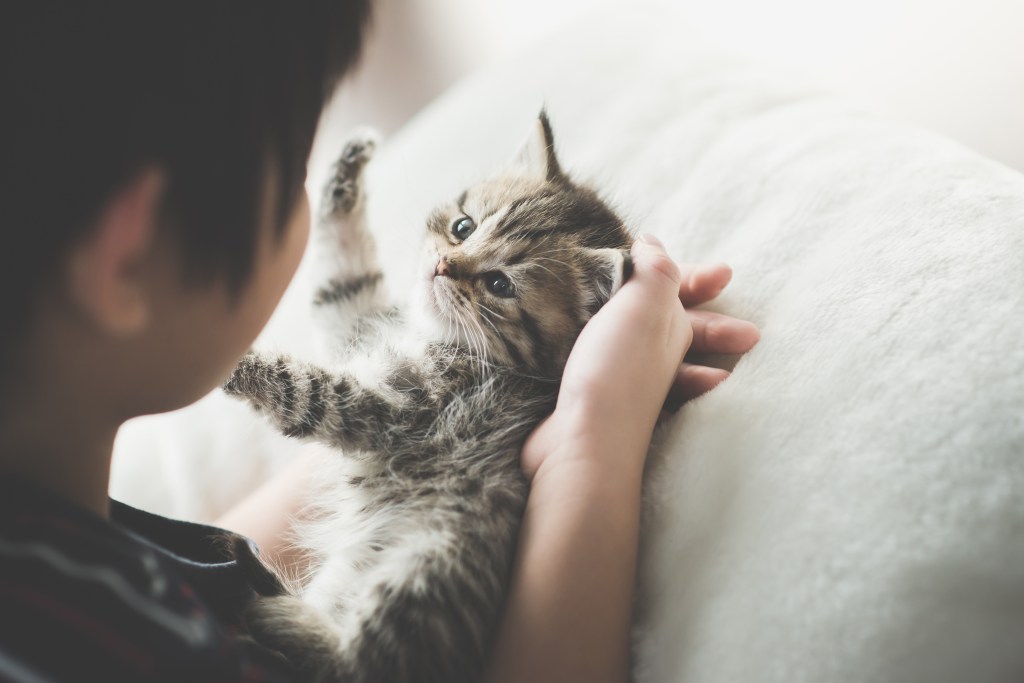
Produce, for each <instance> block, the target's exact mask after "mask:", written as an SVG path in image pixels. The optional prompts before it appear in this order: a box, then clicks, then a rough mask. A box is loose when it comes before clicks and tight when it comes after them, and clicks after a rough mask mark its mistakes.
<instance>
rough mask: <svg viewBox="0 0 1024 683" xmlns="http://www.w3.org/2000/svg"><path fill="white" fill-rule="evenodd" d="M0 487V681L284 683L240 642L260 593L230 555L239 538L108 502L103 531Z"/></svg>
mask: <svg viewBox="0 0 1024 683" xmlns="http://www.w3.org/2000/svg"><path fill="white" fill-rule="evenodd" d="M0 477H3V478H2V479H0V681H5V682H6V681H12V682H13V681H17V682H18V683H57V682H60V683H65V682H67V681H89V682H90V683H91V682H92V681H104V682H112V683H116V682H119V681H154V682H157V683H161V682H164V681H167V682H170V681H175V682H178V681H189V682H193V681H194V682H197V683H202V682H205V681H211V682H212V681H217V682H218V683H232V682H236V681H237V682H240V683H241V682H245V683H279V682H284V681H289V680H293V678H292V676H290V674H289V671H288V669H287V667H286V665H285V663H284V662H283V661H282V660H281V659H279V658H277V657H275V656H274V655H272V654H271V653H269V652H267V651H265V650H262V649H260V648H258V647H257V646H255V645H254V644H252V643H251V641H247V640H246V639H245V638H244V637H243V635H242V632H241V627H240V624H239V614H240V612H241V610H242V609H243V608H244V606H245V605H246V604H247V603H248V602H249V601H250V600H252V599H253V598H254V597H255V596H256V595H257V594H258V593H259V592H260V590H262V589H263V586H261V584H260V582H259V581H256V580H250V578H249V577H247V576H246V572H245V571H243V569H242V566H241V565H239V564H238V563H236V562H235V560H234V559H233V557H232V556H231V554H230V553H229V552H227V547H228V546H229V545H230V540H231V539H232V538H238V537H237V536H234V535H233V534H230V533H229V532H226V531H223V530H220V529H216V528H213V527H208V526H203V525H199V524H191V523H187V522H179V521H174V520H170V519H167V518H164V517H159V516H157V515H152V514H149V513H146V512H143V511H141V510H136V509H134V508H131V507H129V506H127V505H123V504H121V503H118V502H116V501H111V507H110V519H109V520H105V519H102V518H100V517H97V516H95V515H92V514H91V513H89V512H87V511H85V510H82V509H80V508H77V507H75V506H73V505H70V504H68V503H67V502H64V501H62V500H60V499H57V498H55V497H53V496H52V495H50V494H48V493H44V492H42V491H40V490H38V489H35V488H32V487H30V486H28V485H26V484H24V483H22V482H17V481H14V480H11V479H10V478H7V477H5V476H4V475H2V474H0ZM250 544H251V542H250ZM253 549H254V550H255V548H254V546H253ZM257 587H259V590H258V589H257Z"/></svg>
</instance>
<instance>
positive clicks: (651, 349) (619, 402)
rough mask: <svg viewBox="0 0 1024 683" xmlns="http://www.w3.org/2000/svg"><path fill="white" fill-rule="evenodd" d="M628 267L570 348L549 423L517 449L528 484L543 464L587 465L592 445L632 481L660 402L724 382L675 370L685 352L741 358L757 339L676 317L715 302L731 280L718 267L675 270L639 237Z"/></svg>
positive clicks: (718, 318)
mask: <svg viewBox="0 0 1024 683" xmlns="http://www.w3.org/2000/svg"><path fill="white" fill-rule="evenodd" d="M633 259H634V265H635V270H634V273H633V275H632V277H631V278H630V279H629V281H628V282H626V283H625V284H624V285H623V286H622V289H621V290H619V292H617V293H616V294H615V295H614V296H613V297H612V298H611V300H610V301H609V302H608V303H607V304H605V306H604V307H603V308H602V309H601V310H600V311H598V312H597V314H596V315H595V316H594V317H593V318H592V319H591V321H590V322H589V323H587V325H586V327H584V329H583V332H582V333H581V334H580V336H579V339H578V340H577V341H576V344H575V346H574V347H573V350H572V353H571V354H570V356H569V360H568V362H567V363H566V367H565V373H564V375H563V378H562V386H561V390H560V392H559V396H558V404H557V407H556V408H555V411H554V413H553V414H552V415H551V416H550V417H549V418H548V419H547V420H545V421H544V422H543V423H542V424H541V425H540V426H539V427H538V428H537V429H536V430H534V432H533V434H531V435H530V437H529V439H527V441H526V444H525V445H524V447H523V451H522V461H521V462H522V467H523V471H524V472H525V473H526V475H527V476H528V477H530V478H531V479H532V478H533V476H534V475H535V474H537V472H538V470H539V469H540V468H541V466H542V465H545V463H548V461H549V460H550V461H551V462H550V463H548V464H547V465H545V467H546V468H548V469H550V468H551V467H553V466H554V465H555V464H556V463H559V464H561V463H562V462H563V461H565V460H577V459H578V458H580V457H588V456H587V455H586V454H587V453H593V452H594V451H593V449H591V448H588V445H593V444H594V443H600V444H601V445H602V448H600V449H598V450H599V451H600V452H602V453H608V452H614V453H619V454H620V455H621V459H619V460H618V462H616V463H609V464H611V465H613V466H614V467H626V468H627V469H628V470H630V471H631V472H633V473H635V474H637V475H639V472H640V471H642V468H643V459H644V456H645V455H646V451H647V446H648V444H649V442H650V438H651V434H652V432H653V430H654V425H655V422H656V421H657V419H658V416H659V414H660V413H661V411H662V409H663V407H664V405H665V400H666V397H668V396H671V399H672V402H673V403H675V404H679V403H682V402H684V401H686V400H689V399H691V398H694V397H695V396H699V395H700V394H702V393H704V392H706V391H708V390H709V389H711V388H712V387H714V386H715V385H716V384H718V383H719V382H721V381H722V380H723V379H725V378H726V377H727V376H728V374H729V373H728V372H726V371H725V370H720V369H717V368H709V367H704V366H700V365H691V364H688V363H683V362H682V360H683V357H684V354H685V353H686V352H687V350H693V351H695V352H700V353H742V352H745V351H747V350H749V349H750V348H751V347H753V346H754V344H756V343H757V341H758V339H759V333H758V330H757V328H756V327H755V326H754V325H753V324H751V323H749V322H746V321H741V320H737V319H735V318H730V317H728V316H724V315H720V314H716V313H711V312H707V311H692V312H689V313H688V312H687V311H685V310H684V308H683V306H684V305H686V306H692V305H697V304H701V303H704V302H706V301H708V300H710V299H713V298H714V297H715V296H717V295H718V294H719V293H720V292H721V291H722V289H724V288H725V286H726V285H727V284H728V282H729V280H730V278H731V277H732V271H731V270H730V269H729V268H728V266H724V265H717V266H708V267H698V266H693V265H687V266H683V267H682V268H680V267H677V266H676V264H675V263H674V262H673V261H672V260H671V259H670V258H669V257H668V256H667V255H666V253H665V251H664V249H663V247H662V246H661V244H660V243H659V242H658V241H657V240H656V239H654V238H652V237H649V236H645V237H644V238H642V239H641V240H640V241H638V242H636V243H635V244H634V246H633ZM691 345H692V346H691ZM608 446H612V448H608ZM594 464H597V465H599V466H600V465H602V463H594Z"/></svg>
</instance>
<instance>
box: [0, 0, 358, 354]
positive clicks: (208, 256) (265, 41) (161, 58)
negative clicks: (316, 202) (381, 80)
mask: <svg viewBox="0 0 1024 683" xmlns="http://www.w3.org/2000/svg"><path fill="white" fill-rule="evenodd" d="M368 6H369V0H266V1H262V0H261V1H259V2H253V1H251V0H249V1H246V0H231V1H229V0H207V1H205V2H196V3H189V2H140V1H139V0H113V1H106V0H105V1H104V2H81V1H80V0H71V1H67V2H56V1H53V0H15V1H14V2H10V3H3V9H0V100H2V104H0V168H2V171H0V174H2V175H0V226H2V230H3V237H2V242H0V311H2V315H3V317H4V323H3V328H4V330H5V331H4V332H2V333H0V360H2V358H3V354H4V352H5V351H6V349H5V347H7V346H8V343H9V342H10V341H11V335H12V334H16V333H17V330H18V328H20V327H21V325H22V324H23V323H24V321H25V320H26V319H27V317H28V316H29V315H30V313H31V305H32V298H33V293H34V292H35V291H36V290H37V289H38V287H39V285H40V283H41V282H43V281H44V280H45V279H46V278H47V277H48V275H49V274H51V273H52V272H53V268H54V266H55V265H56V264H57V263H58V262H59V260H60V258H61V257H62V255H63V254H64V253H66V251H67V249H68V248H69V247H71V246H72V245H73V244H74V243H75V241H76V240H78V239H81V237H82V236H83V235H84V234H85V233H86V232H87V231H88V229H89V228H90V226H91V224H92V222H93V220H94V218H95V217H96V214H97V212H98V211H99V210H100V209H101V208H102V206H103V204H104V202H105V201H107V200H108V199H109V198H110V197H111V195H112V193H113V192H115V191H116V190H117V188H118V187H120V186H121V185H122V184H124V183H125V182H127V181H128V180H129V179H130V178H131V177H132V176H133V174H135V173H136V172H138V171H139V170H140V169H142V168H143V167H145V166H147V165H150V164H152V165H157V166H160V167H161V168H163V169H164V170H165V172H166V177H167V186H166V193H165V197H164V203H163V207H162V216H161V219H162V220H161V227H162V228H166V229H168V230H171V231H172V234H174V236H175V238H176V239H177V241H178V243H179V244H180V246H181V248H182V251H183V254H184V255H185V260H186V266H187V268H188V272H189V275H190V276H191V277H192V278H193V279H198V280H206V279H209V278H212V277H215V276H224V277H226V279H227V281H228V282H229V284H231V285H232V286H235V287H237V286H238V285H240V284H241V283H243V282H244V281H245V278H246V277H247V275H248V273H249V269H250V267H251V264H252V260H253V256H254V254H253V251H254V246H255V238H256V234H257V233H256V225H257V224H258V217H259V211H260V208H261V206H262V195H263V194H264V191H265V189H266V182H267V180H268V177H269V178H271V179H273V180H274V181H275V184H276V185H277V188H276V190H277V191H276V197H277V207H278V211H277V216H276V217H275V218H276V220H277V222H278V224H279V225H282V226H283V224H284V222H285V221H284V218H285V217H286V216H287V215H288V213H289V212H290V210H291V209H292V207H293V206H294V202H295V200H296V199H297V197H298V196H299V194H298V193H299V192H301V190H302V184H303V181H304V179H305V165H306V160H307V156H308V154H309V148H310V145H311V143H312V139H313V133H314V131H315V128H316V124H317V121H318V119H319V116H320V112H321V109H322V108H323V105H324V103H325V101H326V99H327V98H328V97H329V95H330V94H331V92H332V91H333V89H334V86H335V85H336V83H337V82H338V80H339V79H340V77H341V75H342V74H343V73H344V72H345V71H346V70H347V69H348V68H349V67H350V66H351V65H352V64H353V63H354V61H355V59H356V57H357V55H358V53H359V49H360V42H361V36H362V32H363V27H364V24H365V23H366V19H367V16H368V13H369V7H368ZM269 169H272V170H273V174H272V175H270V176H268V170H269ZM12 328H13V330H12Z"/></svg>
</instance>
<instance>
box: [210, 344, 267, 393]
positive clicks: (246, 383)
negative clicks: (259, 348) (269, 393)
mask: <svg viewBox="0 0 1024 683" xmlns="http://www.w3.org/2000/svg"><path fill="white" fill-rule="evenodd" d="M268 370H269V366H268V365H267V362H266V361H265V360H263V359H262V358H260V357H259V356H258V355H256V353H255V352H253V351H249V352H248V353H246V354H245V355H244V356H242V359H241V360H239V361H238V365H236V366H235V369H234V370H233V371H232V372H231V376H230V377H228V379H227V381H226V382H224V384H223V385H221V389H223V390H224V393H226V394H228V395H229V396H245V397H248V398H258V396H259V395H260V394H261V393H263V392H264V391H265V387H266V386H267V384H268Z"/></svg>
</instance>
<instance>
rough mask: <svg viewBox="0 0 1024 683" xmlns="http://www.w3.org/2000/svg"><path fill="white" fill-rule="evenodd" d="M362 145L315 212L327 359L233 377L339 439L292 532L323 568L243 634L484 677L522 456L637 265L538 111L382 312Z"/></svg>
mask: <svg viewBox="0 0 1024 683" xmlns="http://www.w3.org/2000/svg"><path fill="white" fill-rule="evenodd" d="M373 150H374V143H373V141H372V139H371V138H367V137H361V138H357V139H354V140H352V141H350V142H349V143H348V145H347V146H346V147H345V149H344V151H343V153H342V155H341V158H340V159H339V161H338V162H337V165H336V167H335V172H334V174H333V177H332V179H331V180H330V181H329V182H328V184H327V187H326V188H325V191H324V194H323V197H322V200H321V206H320V209H319V212H318V220H317V222H318V223H319V225H318V226H317V228H316V239H317V240H318V241H319V242H320V244H319V245H317V246H318V247H319V248H320V253H321V257H322V260H323V261H324V263H325V264H327V265H328V266H329V268H331V271H332V272H331V277H330V279H329V280H328V281H327V282H326V284H325V285H324V286H323V287H321V288H320V290H319V291H318V292H317V295H316V298H315V301H314V306H315V308H316V309H317V313H318V316H319V317H320V318H321V322H322V323H323V324H324V325H327V326H330V328H331V334H332V336H333V338H334V339H335V340H337V348H338V349H339V358H338V363H337V365H336V366H332V367H317V366H314V365H309V364H305V363H300V362H297V361H295V360H292V359H290V358H288V357H284V356H282V357H267V356H263V355H259V354H250V355H248V356H246V357H245V358H244V359H243V360H242V361H241V363H240V364H239V365H238V367H237V368H236V369H235V371H234V373H233V375H232V376H231V378H230V379H229V380H228V382H227V383H226V384H225V390H226V391H227V392H228V393H230V394H234V395H237V396H243V397H245V398H246V399H248V401H249V402H250V403H251V404H252V405H253V406H255V407H257V408H258V409H260V410H261V411H263V412H264V413H266V415H267V416H268V417H269V418H270V419H271V420H272V421H273V422H274V424H275V425H276V426H277V427H278V428H279V429H280V430H281V431H282V432H283V433H284V434H286V435H289V436H294V437H302V438H305V439H311V440H315V441H319V442H321V443H324V444H327V445H328V446H332V447H334V448H337V449H338V450H339V451H340V452H342V453H343V457H342V456H341V455H340V454H339V458H338V461H339V465H338V466H337V467H338V470H337V471H332V472H328V473H325V474H324V478H325V479H328V480H332V479H333V480H335V481H336V482H337V485H336V486H335V487H333V488H332V489H330V490H329V491H328V492H327V493H324V494H322V495H321V496H320V499H319V501H318V503H317V505H318V506H319V508H320V510H321V513H322V514H321V515H320V521H318V522H317V523H315V525H314V526H313V527H312V528H311V529H310V530H308V533H307V535H306V537H305V538H304V539H303V540H304V542H305V543H306V544H307V545H308V546H309V548H310V549H311V550H312V551H313V552H314V553H315V555H316V557H317V561H316V564H315V570H314V571H313V573H312V575H311V579H310V580H309V582H308V583H307V585H306V586H305V587H304V588H302V589H301V590H299V591H297V592H295V593H294V594H291V593H285V594H282V595H279V596H276V597H264V598H260V599H258V600H257V601H256V602H255V603H254V604H253V607H252V609H251V611H250V613H249V615H248V622H249V626H250V631H251V633H252V635H253V637H254V638H256V639H257V640H258V641H260V642H262V643H263V644H265V645H268V646H269V647H272V648H274V649H276V650H278V651H279V652H281V653H282V654H283V655H284V656H285V657H286V658H287V659H288V660H289V661H290V662H291V663H292V664H293V665H294V666H295V667H296V668H297V669H299V671H300V672H301V673H303V674H304V675H305V676H307V677H308V679H309V680H313V681H360V682H362V681H365V682H367V683H370V682H374V683H377V682H381V681H391V682H403V681H438V682H441V681H444V682H445V683H452V682H458V681H477V680H479V678H480V675H481V672H482V670H483V666H484V662H485V656H486V654H487V651H488V646H489V643H490V641H491V638H492V636H493V634H494V631H495V626H496V625H497V622H498V620H499V618H500V615H501V611H502V600H503V596H504V593H505V589H506V585H507V583H508V578H509V570H510V566H511V562H512V558H513V553H514V550H515V545H516V537H517V532H518V527H519V522H520V518H521V515H522V512H523V507H524V503H525V501H526V495H527V482H526V481H525V479H524V478H523V475H522V473H521V471H520V468H519V462H518V452H519V449H520V447H521V446H522V443H523V441H524V439H525V438H526V436H527V435H528V434H529V432H530V431H531V429H532V428H533V427H534V426H535V425H536V424H537V423H538V422H539V421H540V420H541V419H542V418H543V417H544V416H545V415H546V414H548V413H549V412H550V411H551V410H552V408H553V407H554V404H555V398H556V395H557V392H558V386H559V377H560V375H561V371H562V368H563V365H564V364H565V360H566V357H567V355H568V353H569V350H570V348H571V347H572V344H573V342H574V341H575V339H576V336H577V335H578V334H579V332H580V329H581V328H582V327H583V325H584V323H586V322H587V320H588V319H589V318H590V317H591V315H593V313H594V312H595V311H596V310H597V309H598V308H599V307H600V306H601V305H602V304H603V303H604V302H605V301H607V299H608V297H609V296H611V294H612V293H614V292H615V291H616V290H617V289H618V288H619V286H620V285H621V284H622V283H623V281H624V280H625V279H627V278H628V277H629V274H630V270H631V261H630V260H629V255H628V248H629V246H630V244H631V242H632V238H631V236H630V234H629V232H628V231H627V229H626V228H625V226H624V225H623V222H622V221H621V220H620V219H619V218H618V217H617V216H616V215H615V213H613V212H612V210H611V209H609V208H608V206H607V205H605V204H604V203H603V202H602V201H601V200H600V199H599V198H598V197H597V195H596V194H595V193H594V192H592V191H591V190H589V189H587V188H584V187H581V186H579V185H576V184H575V183H573V182H572V181H571V180H570V179H569V178H568V176H567V175H566V174H565V173H564V172H563V171H562V169H561V167H560V165H559V163H558V159H557V158H556V156H555V150H554V145H553V140H552V133H551V126H550V124H549V122H548V119H547V117H546V115H545V114H544V112H541V114H540V117H539V118H538V120H537V124H536V131H535V133H534V134H533V135H531V139H530V140H529V141H528V143H527V145H526V146H525V148H524V151H523V152H522V153H521V154H520V157H519V159H518V160H517V163H516V165H515V166H514V167H513V168H512V170H510V171H508V172H507V173H506V174H504V175H502V176H501V177H498V178H495V179H493V180H491V181H490V182H485V183H482V184H480V185H477V186H475V187H472V188H470V189H468V190H466V191H465V192H463V193H462V194H461V195H460V196H459V197H458V199H456V200H455V201H454V202H453V203H451V204H448V205H446V206H442V207H440V208H438V209H436V210H435V211H434V212H433V213H432V214H431V215H430V217H429V218H428V220H427V235H426V242H425V246H424V249H423V257H422V262H421V271H420V273H419V282H418V285H417V290H416V296H415V302H414V304H413V305H412V306H411V307H410V308H409V309H407V310H404V311H402V310H399V309H396V308H393V307H391V306H390V305H389V303H388V301H387V299H386V295H385V291H384V287H383V284H384V283H383V274H382V272H381V271H380V269H379V267H378V265H377V262H376V256H375V246H374V242H373V238H372V236H371V235H370V233H369V232H368V231H367V229H366V217H365V201H364V196H363V183H362V172H363V168H364V166H365V164H366V162H367V161H368V160H369V159H370V157H371V156H372V153H373Z"/></svg>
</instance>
